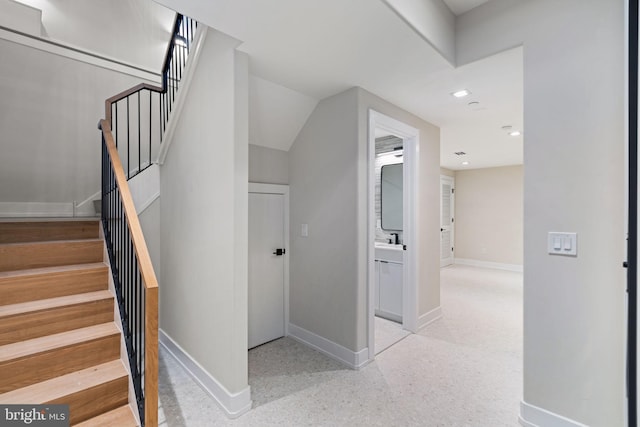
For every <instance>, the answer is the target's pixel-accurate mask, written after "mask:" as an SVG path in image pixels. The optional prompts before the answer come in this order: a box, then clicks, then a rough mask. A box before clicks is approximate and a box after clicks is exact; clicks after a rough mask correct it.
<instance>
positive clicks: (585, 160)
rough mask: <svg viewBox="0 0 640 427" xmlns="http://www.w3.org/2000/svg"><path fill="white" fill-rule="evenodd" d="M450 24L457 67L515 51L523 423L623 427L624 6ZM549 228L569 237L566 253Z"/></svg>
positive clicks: (505, 12)
mask: <svg viewBox="0 0 640 427" xmlns="http://www.w3.org/2000/svg"><path fill="white" fill-rule="evenodd" d="M500 8H502V9H500ZM457 28H458V43H457V48H458V60H459V63H465V62H468V61H471V60H475V59H478V58H481V57H483V56H485V55H488V54H490V53H494V52H498V51H501V50H503V49H505V48H508V47H511V46H514V45H516V44H523V45H524V48H523V53H524V118H525V129H524V168H525V171H526V173H525V177H524V224H525V225H524V236H525V239H524V266H525V267H524V405H523V408H524V410H523V412H527V411H528V412H527V414H529V415H525V418H526V417H527V416H530V414H531V411H533V412H534V413H536V414H538V415H540V414H541V413H542V412H541V411H538V410H537V409H535V408H533V409H532V406H533V407H540V408H543V409H544V410H546V411H550V412H551V413H554V414H558V415H561V416H564V417H566V418H569V419H572V420H575V421H578V422H581V423H583V424H586V425H589V426H622V425H624V424H625V415H624V413H625V411H624V408H625V383H624V375H625V363H624V362H625V353H624V350H625V340H624V337H625V271H624V269H623V268H622V261H623V260H624V259H625V253H624V244H625V224H624V211H625V201H624V187H625V182H624V170H625V162H624V147H625V139H624V136H625V135H624V123H625V120H624V115H625V105H624V99H625V86H624V45H625V39H624V28H625V23H624V1H623V0H591V1H588V2H584V1H582V0H565V1H561V2H558V1H555V0H537V1H507V0H494V1H492V2H489V3H487V4H486V5H485V6H481V7H479V8H477V9H475V10H473V11H471V12H469V13H467V14H464V15H462V16H460V17H459V19H458V27H457ZM549 231H568V232H577V233H578V255H577V257H559V256H551V255H548V254H547V253H546V245H547V233H548V232H549ZM530 405H531V406H530ZM541 416H542V415H541ZM562 425H563V424H562Z"/></svg>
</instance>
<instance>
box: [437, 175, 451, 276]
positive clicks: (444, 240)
mask: <svg viewBox="0 0 640 427" xmlns="http://www.w3.org/2000/svg"><path fill="white" fill-rule="evenodd" d="M453 201H454V189H453V178H451V177H449V176H444V175H443V176H441V177H440V267H446V266H447V265H451V264H453V224H454V219H453Z"/></svg>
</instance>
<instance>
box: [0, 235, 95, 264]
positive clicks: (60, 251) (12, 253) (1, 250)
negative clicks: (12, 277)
mask: <svg viewBox="0 0 640 427" xmlns="http://www.w3.org/2000/svg"><path fill="white" fill-rule="evenodd" d="M102 260H103V245H102V242H101V241H99V240H88V241H72V242H47V243H25V244H12V245H3V246H0V271H11V270H24V269H30V268H42V267H55V266H61V265H72V264H86V263H92V262H101V261H102Z"/></svg>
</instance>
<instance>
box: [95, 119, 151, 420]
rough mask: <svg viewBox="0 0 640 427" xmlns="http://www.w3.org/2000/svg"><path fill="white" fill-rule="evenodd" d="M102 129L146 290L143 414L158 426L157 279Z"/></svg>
mask: <svg viewBox="0 0 640 427" xmlns="http://www.w3.org/2000/svg"><path fill="white" fill-rule="evenodd" d="M100 128H101V129H102V135H103V137H104V141H105V144H106V147H107V151H108V153H109V157H110V158H111V165H110V167H111V168H112V169H113V174H114V176H115V180H116V184H117V186H118V189H119V190H120V197H121V200H122V206H123V210H124V214H125V217H126V219H127V221H126V222H127V226H128V228H129V232H130V234H131V241H132V243H133V247H134V250H135V253H136V257H137V260H138V266H139V269H140V276H141V277H142V282H143V284H144V289H145V319H144V330H145V351H144V355H145V360H144V366H145V368H144V396H145V404H144V408H145V415H144V416H145V425H147V426H152V427H155V426H157V425H158V280H157V278H156V274H155V272H154V270H153V265H152V263H151V257H150V256H149V250H148V249H147V244H146V242H145V239H144V235H143V234H142V227H141V226H140V220H139V219H138V214H137V212H136V208H135V205H134V203H133V197H132V196H131V190H130V189H129V183H128V181H127V177H126V176H125V174H124V168H123V167H122V162H121V160H120V156H119V155H118V149H117V148H116V145H115V142H114V141H113V134H112V133H111V125H110V123H109V122H108V121H107V120H106V119H105V120H101V121H100Z"/></svg>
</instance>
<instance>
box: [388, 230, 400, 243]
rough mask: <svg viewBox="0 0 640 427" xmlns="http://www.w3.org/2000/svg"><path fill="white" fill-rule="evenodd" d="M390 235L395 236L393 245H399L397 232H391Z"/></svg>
mask: <svg viewBox="0 0 640 427" xmlns="http://www.w3.org/2000/svg"><path fill="white" fill-rule="evenodd" d="M391 235H392V236H395V238H394V242H393V244H394V245H399V244H400V239H399V236H398V233H391ZM389 243H391V239H389Z"/></svg>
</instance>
